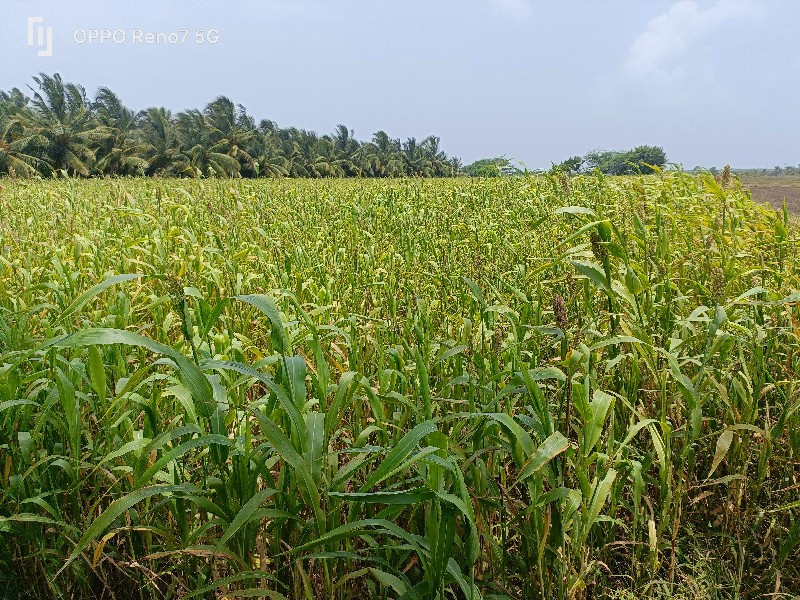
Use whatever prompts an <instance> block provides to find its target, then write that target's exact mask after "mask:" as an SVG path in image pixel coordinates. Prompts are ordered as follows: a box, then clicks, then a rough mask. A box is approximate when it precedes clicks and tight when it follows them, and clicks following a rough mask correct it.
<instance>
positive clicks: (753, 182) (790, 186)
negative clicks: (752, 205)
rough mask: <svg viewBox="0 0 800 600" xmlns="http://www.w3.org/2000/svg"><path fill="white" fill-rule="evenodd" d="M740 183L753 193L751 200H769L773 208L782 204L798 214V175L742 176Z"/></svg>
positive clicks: (799, 208)
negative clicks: (784, 201)
mask: <svg viewBox="0 0 800 600" xmlns="http://www.w3.org/2000/svg"><path fill="white" fill-rule="evenodd" d="M742 185H743V186H744V187H745V188H747V189H749V190H750V192H751V193H752V194H753V200H756V201H758V202H769V204H770V205H771V206H772V207H773V208H775V209H780V208H781V207H782V206H783V200H784V198H785V199H786V208H787V209H788V210H789V211H790V212H793V213H795V214H800V177H753V178H742Z"/></svg>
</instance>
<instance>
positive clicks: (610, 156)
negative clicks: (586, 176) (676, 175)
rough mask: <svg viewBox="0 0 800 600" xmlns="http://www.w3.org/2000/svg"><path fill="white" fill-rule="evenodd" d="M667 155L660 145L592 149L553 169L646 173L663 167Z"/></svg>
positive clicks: (554, 166)
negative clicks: (623, 148)
mask: <svg viewBox="0 0 800 600" xmlns="http://www.w3.org/2000/svg"><path fill="white" fill-rule="evenodd" d="M666 164H667V155H666V153H665V152H664V149H663V148H661V147H660V146H636V147H635V148H633V149H631V150H592V151H591V152H589V153H587V154H586V155H584V156H573V157H571V158H568V159H567V160H565V161H564V162H562V163H560V164H558V165H553V169H552V170H553V171H561V172H566V173H574V174H577V173H591V172H592V171H594V170H595V169H596V170H598V171H600V172H601V173H604V174H606V175H634V174H638V173H642V174H644V175H647V174H650V173H654V172H655V169H654V168H653V167H656V168H658V169H663V168H664V166H665V165H666Z"/></svg>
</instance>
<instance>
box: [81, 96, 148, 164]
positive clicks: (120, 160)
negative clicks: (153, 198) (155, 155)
mask: <svg viewBox="0 0 800 600" xmlns="http://www.w3.org/2000/svg"><path fill="white" fill-rule="evenodd" d="M93 108H94V111H95V113H96V115H97V121H98V123H99V124H100V126H102V127H105V128H106V130H107V132H108V136H107V137H106V138H105V139H104V140H102V141H101V142H100V144H99V147H98V150H97V164H96V165H95V168H96V169H97V171H99V172H101V173H105V174H109V175H141V174H143V173H144V172H145V170H146V169H147V160H146V159H145V158H144V157H143V156H142V154H143V151H144V148H145V146H144V144H143V143H142V141H141V139H140V138H139V136H138V135H137V122H136V113H134V112H133V111H132V110H131V109H129V108H126V107H125V105H124V104H122V101H121V100H120V98H119V96H117V95H116V94H115V93H114V92H112V91H111V90H110V89H108V88H106V87H101V88H100V89H99V90H98V92H97V96H96V97H95V103H94V106H93Z"/></svg>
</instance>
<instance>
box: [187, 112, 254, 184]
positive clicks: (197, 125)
mask: <svg viewBox="0 0 800 600" xmlns="http://www.w3.org/2000/svg"><path fill="white" fill-rule="evenodd" d="M176 125H177V129H178V137H179V139H180V141H181V146H182V148H183V154H184V156H185V157H186V159H187V162H188V164H187V166H186V167H185V168H184V169H182V171H181V173H182V174H184V175H188V176H190V177H238V176H239V168H240V165H239V161H238V160H237V159H236V158H234V157H232V156H230V155H229V154H227V150H229V147H228V144H227V141H226V140H225V139H219V138H218V136H216V135H215V134H214V128H213V127H212V126H211V125H210V124H209V122H208V120H207V119H206V116H205V115H204V114H203V113H202V112H200V111H199V110H197V109H193V110H187V111H184V112H182V113H180V114H179V115H178V120H177V123H176Z"/></svg>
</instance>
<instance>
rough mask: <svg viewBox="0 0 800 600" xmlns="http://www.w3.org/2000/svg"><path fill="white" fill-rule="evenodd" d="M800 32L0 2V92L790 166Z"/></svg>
mask: <svg viewBox="0 0 800 600" xmlns="http://www.w3.org/2000/svg"><path fill="white" fill-rule="evenodd" d="M30 17H41V21H38V20H34V21H32V22H31V23H29V18H30ZM29 30H30V32H31V34H32V36H31V37H32V39H29V37H28V34H29ZM48 30H49V31H50V32H51V35H52V44H48V35H47V32H48ZM103 30H107V31H108V32H109V33H110V34H112V35H113V36H115V37H113V38H111V39H103V33H102V32H103ZM40 31H41V34H42V35H41V44H40V37H39V33H40ZM159 33H160V34H162V35H161V36H160V37H156V34H159ZM170 34H171V36H170ZM799 34H800V1H798V0H679V1H675V0H664V1H662V0H602V1H599V0H583V1H581V0H567V1H564V0H561V1H556V0H548V1H534V0H425V1H423V0H403V1H400V0H396V1H389V0H257V1H256V0H229V1H226V2H219V1H213V2H208V1H204V0H192V1H187V0H159V1H152V0H138V1H136V2H123V1H121V0H116V1H114V0H104V1H94V0H92V1H84V0H70V1H65V0H56V1H42V0H0V89H2V90H9V89H11V88H13V87H19V88H20V89H23V90H25V91H29V90H28V89H27V86H29V85H30V86H35V83H34V81H33V79H32V77H33V76H34V75H35V74H37V73H39V72H45V73H48V74H51V73H55V72H58V73H60V74H61V75H62V77H63V78H64V79H65V80H67V81H72V82H76V83H80V84H82V85H83V86H84V87H85V88H86V90H87V93H88V94H89V96H90V97H93V96H94V93H95V92H96V90H97V88H98V87H100V86H106V87H109V88H111V89H112V90H114V91H115V92H116V93H117V94H118V95H119V96H120V97H121V98H122V100H123V101H124V102H125V104H127V105H128V106H130V107H131V108H135V109H143V108H147V107H149V106H166V107H167V108H170V109H172V110H174V111H179V110H183V109H186V108H195V107H202V106H204V105H205V104H206V103H207V102H209V101H211V100H213V99H214V98H216V97H217V96H219V95H226V96H228V97H229V98H231V99H232V100H233V101H234V102H236V103H240V104H242V105H244V106H245V107H246V108H247V110H248V112H249V113H250V114H252V115H253V116H254V117H255V118H256V120H257V121H258V120H260V119H262V118H268V119H271V120H273V121H276V122H277V123H278V124H279V125H281V126H289V125H292V126H296V127H301V128H305V129H312V130H315V131H318V132H321V133H326V132H330V131H332V130H333V129H334V127H335V126H336V125H337V124H339V123H344V124H346V125H347V126H348V127H350V128H352V129H354V130H355V134H356V136H357V137H358V138H360V139H369V138H370V137H371V136H372V133H373V132H375V131H377V130H380V129H382V130H385V131H386V132H388V133H389V134H390V135H391V136H392V137H397V138H403V139H405V138H407V137H411V136H414V137H417V138H418V139H420V138H423V137H425V136H427V135H430V134H434V135H437V136H439V137H440V138H441V140H442V148H443V149H444V150H445V151H446V152H447V153H448V154H451V155H455V156H458V157H460V158H461V159H462V161H464V162H465V163H469V162H472V161H474V160H476V159H479V158H483V157H490V156H499V155H505V156H507V157H509V158H513V159H515V160H517V161H520V162H522V163H523V164H525V165H526V166H527V167H529V168H531V169H535V168H545V167H549V166H550V165H551V163H553V162H560V161H561V160H563V159H565V158H567V157H569V156H573V155H582V154H585V153H586V152H588V151H590V150H593V149H624V148H630V147H633V146H636V145H640V144H650V145H658V146H663V148H664V150H665V151H666V153H667V156H668V158H669V160H670V161H673V162H676V163H679V164H682V165H683V166H684V167H686V168H692V167H694V166H695V165H701V166H706V167H710V166H722V165H724V164H726V163H729V164H731V165H732V166H734V167H739V168H742V167H774V166H776V165H778V166H784V165H786V164H790V165H797V164H800V35H799ZM148 35H151V36H152V37H148ZM165 39H166V42H167V43H163V42H164V40H165ZM29 41H30V42H31V44H29ZM155 42H162V43H155ZM40 54H51V55H50V56H40Z"/></svg>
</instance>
